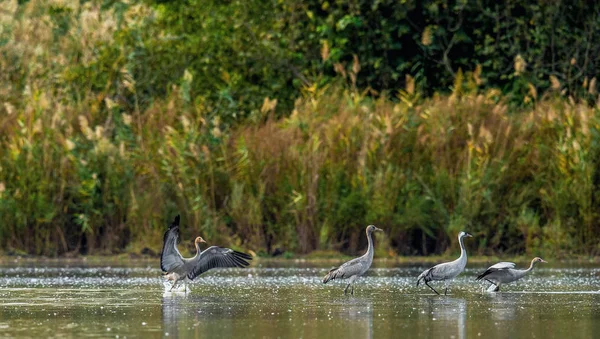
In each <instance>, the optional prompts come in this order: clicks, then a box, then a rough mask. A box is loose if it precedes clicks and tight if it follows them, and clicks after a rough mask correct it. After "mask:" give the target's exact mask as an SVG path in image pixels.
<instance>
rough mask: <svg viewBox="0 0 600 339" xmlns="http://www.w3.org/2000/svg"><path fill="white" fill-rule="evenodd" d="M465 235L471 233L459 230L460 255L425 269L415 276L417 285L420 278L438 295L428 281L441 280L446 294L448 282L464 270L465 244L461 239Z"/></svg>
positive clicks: (465, 260) (465, 262)
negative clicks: (452, 259)
mask: <svg viewBox="0 0 600 339" xmlns="http://www.w3.org/2000/svg"><path fill="white" fill-rule="evenodd" d="M466 237H468V238H470V237H472V235H470V234H469V233H465V232H460V233H459V234H458V242H459V243H460V257H458V259H456V260H454V261H451V262H446V263H443V264H438V265H435V266H433V267H432V268H429V269H427V270H425V271H424V272H423V273H421V274H420V275H419V277H418V278H417V286H419V283H420V282H421V280H422V281H423V282H424V283H425V285H427V287H429V288H431V290H432V291H434V292H435V293H436V294H437V295H440V294H439V293H438V291H436V290H435V289H434V288H433V287H431V285H429V282H430V281H439V280H443V281H444V286H445V287H446V290H445V291H444V295H446V294H448V284H449V282H450V281H451V280H452V279H454V278H456V276H457V275H459V274H461V273H462V271H464V270H465V266H467V251H466V250H465V244H464V243H463V239H464V238H466Z"/></svg>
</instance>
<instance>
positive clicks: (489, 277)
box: [160, 215, 546, 295]
mask: <svg viewBox="0 0 600 339" xmlns="http://www.w3.org/2000/svg"><path fill="white" fill-rule="evenodd" d="M179 221H180V217H179V215H177V216H176V217H175V219H174V220H173V222H172V223H171V224H170V225H169V228H168V229H167V231H166V232H165V235H164V239H163V248H162V251H161V255H160V267H161V269H162V271H163V276H164V277H165V279H166V280H167V281H172V283H171V286H170V288H169V291H172V290H173V289H174V288H175V287H177V285H178V283H179V282H183V284H184V287H185V291H186V292H187V291H188V289H187V282H188V281H191V280H194V279H195V278H196V277H198V276H199V275H201V274H202V273H204V272H206V271H208V270H210V269H213V268H226V267H239V268H244V267H247V266H249V265H250V263H249V262H248V261H249V260H252V256H251V255H249V254H246V253H242V252H238V251H235V250H232V249H230V248H225V247H219V246H210V247H208V248H207V249H205V250H204V251H202V250H201V249H200V244H202V243H206V241H205V240H204V239H203V238H202V237H196V239H195V240H194V246H195V247H196V255H195V256H194V257H192V258H184V257H183V256H182V255H181V253H180V252H179V250H178V249H177V242H178V240H179ZM365 232H366V235H367V241H368V247H367V251H366V253H365V254H364V255H362V256H360V257H358V258H355V259H352V260H350V261H347V262H345V263H344V264H342V265H340V266H339V267H334V268H332V269H331V270H329V272H328V273H327V274H326V275H325V277H323V281H322V282H323V284H326V283H328V282H329V281H331V280H340V279H348V280H347V281H348V283H347V284H346V288H345V289H344V294H347V292H348V288H351V290H350V294H352V295H354V283H355V282H356V280H357V279H358V278H359V277H360V276H363V275H364V274H365V273H367V271H368V270H369V268H370V267H371V264H372V263H373V256H374V253H375V247H374V245H373V232H383V230H382V229H380V228H377V227H375V225H369V226H367V228H366V230H365ZM470 237H472V235H470V234H469V233H466V232H460V233H459V234H458V242H459V244H460V256H459V257H458V259H456V260H454V261H450V262H445V263H441V264H438V265H435V266H433V267H431V268H428V269H426V270H425V271H423V273H421V274H420V275H419V276H418V277H417V286H419V284H420V283H421V282H423V283H424V284H425V285H426V286H427V287H429V288H430V289H431V290H432V291H433V292H435V293H436V294H437V295H440V293H439V292H438V291H437V290H435V288H433V287H432V286H431V285H429V283H430V282H432V281H442V282H443V283H444V287H445V289H444V295H447V293H448V286H449V285H450V283H451V282H452V280H453V279H454V278H456V277H457V276H458V275H459V274H461V273H462V272H463V271H464V270H465V267H466V266H467V250H466V248H465V244H464V239H465V238H470ZM537 263H546V261H544V260H543V259H542V258H539V257H535V258H534V259H533V260H532V261H531V265H530V266H529V268H528V269H523V270H519V269H515V266H516V265H515V264H514V263H512V262H499V263H497V264H495V265H492V266H490V267H489V268H488V269H487V270H486V271H485V272H483V273H482V274H480V275H479V276H477V278H476V279H475V280H477V281H481V280H483V281H486V282H488V283H490V286H489V287H488V289H487V291H488V292H498V291H500V286H501V285H502V284H508V283H511V282H514V281H517V280H519V279H521V278H523V277H524V276H526V275H527V274H529V273H530V272H531V271H532V270H533V268H534V267H535V265H536V264H537Z"/></svg>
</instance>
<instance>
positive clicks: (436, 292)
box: [425, 281, 440, 295]
mask: <svg viewBox="0 0 600 339" xmlns="http://www.w3.org/2000/svg"><path fill="white" fill-rule="evenodd" d="M425 285H427V287H429V288H431V290H432V291H434V292H435V294H437V295H440V294H439V293H438V291H436V290H435V288H433V287H431V285H429V283H428V282H427V281H426V282H425Z"/></svg>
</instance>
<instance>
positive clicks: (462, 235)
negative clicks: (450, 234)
mask: <svg viewBox="0 0 600 339" xmlns="http://www.w3.org/2000/svg"><path fill="white" fill-rule="evenodd" d="M471 237H472V235H470V234H469V233H467V232H463V231H461V232H460V233H458V238H459V239H460V238H471Z"/></svg>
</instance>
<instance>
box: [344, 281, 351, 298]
mask: <svg viewBox="0 0 600 339" xmlns="http://www.w3.org/2000/svg"><path fill="white" fill-rule="evenodd" d="M348 287H350V283H348V285H346V288H344V295H346V293H348Z"/></svg>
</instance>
